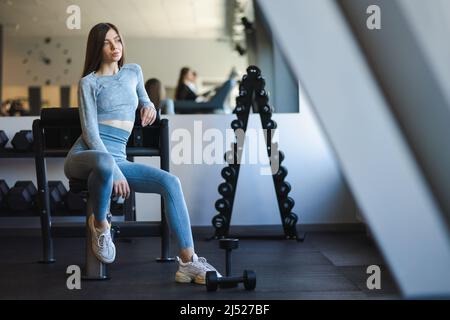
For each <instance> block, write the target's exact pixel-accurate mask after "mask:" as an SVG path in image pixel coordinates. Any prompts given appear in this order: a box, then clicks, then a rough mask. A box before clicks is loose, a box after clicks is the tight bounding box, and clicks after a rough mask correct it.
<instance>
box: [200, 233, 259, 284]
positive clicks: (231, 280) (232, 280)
mask: <svg viewBox="0 0 450 320" xmlns="http://www.w3.org/2000/svg"><path fill="white" fill-rule="evenodd" d="M219 247H220V249H223V250H225V265H226V267H225V276H222V277H218V276H217V272H215V271H208V272H207V273H206V290H207V291H216V290H217V288H218V287H220V288H221V289H225V288H234V287H237V286H238V284H239V283H243V284H244V288H245V289H246V290H249V291H251V290H254V289H255V287H256V273H255V272H254V271H251V270H244V274H243V275H242V277H237V276H231V252H232V251H233V250H235V249H237V248H239V240H238V239H220V240H219Z"/></svg>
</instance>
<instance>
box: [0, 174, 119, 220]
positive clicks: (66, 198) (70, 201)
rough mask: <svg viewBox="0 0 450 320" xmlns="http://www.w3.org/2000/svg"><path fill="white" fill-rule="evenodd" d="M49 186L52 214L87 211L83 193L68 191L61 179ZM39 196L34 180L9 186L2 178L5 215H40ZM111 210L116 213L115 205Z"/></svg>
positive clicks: (0, 189) (0, 190)
mask: <svg viewBox="0 0 450 320" xmlns="http://www.w3.org/2000/svg"><path fill="white" fill-rule="evenodd" d="M48 188H49V198H50V208H51V211H52V215H68V214H69V215H71V214H73V215H75V214H84V213H85V211H86V201H85V200H84V199H83V197H82V194H81V193H74V192H72V191H71V190H69V191H68V190H67V189H66V187H65V186H64V184H63V183H62V182H61V181H49V182H48ZM37 197H38V191H37V188H36V186H35V185H34V183H33V182H32V181H17V182H16V183H15V184H14V186H13V187H12V188H9V186H8V184H7V183H6V181H5V180H0V211H1V213H2V214H3V215H10V214H11V215H15V214H20V213H26V215H39V212H38V210H37V209H38V208H37V200H38V199H37ZM114 208H115V206H114ZM111 211H112V212H113V214H114V210H113V206H111ZM117 213H118V214H119V213H120V211H118V212H117Z"/></svg>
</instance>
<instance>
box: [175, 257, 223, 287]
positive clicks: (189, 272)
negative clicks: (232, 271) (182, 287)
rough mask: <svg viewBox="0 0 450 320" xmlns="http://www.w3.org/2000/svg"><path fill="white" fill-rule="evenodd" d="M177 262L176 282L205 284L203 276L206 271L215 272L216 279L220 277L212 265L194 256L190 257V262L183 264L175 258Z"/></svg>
mask: <svg viewBox="0 0 450 320" xmlns="http://www.w3.org/2000/svg"><path fill="white" fill-rule="evenodd" d="M177 261H178V271H177V273H176V274H175V281H176V282H180V283H190V282H192V281H193V282H195V283H198V284H205V283H206V280H205V276H206V272H208V271H216V272H217V276H218V277H221V276H222V275H221V274H220V273H219V272H218V271H217V270H216V269H215V268H214V267H213V266H212V265H210V264H209V263H208V262H207V261H206V259H205V258H203V257H200V258H199V257H198V256H197V255H196V254H194V255H193V256H192V261H191V262H186V263H184V262H183V261H181V259H180V258H179V257H177Z"/></svg>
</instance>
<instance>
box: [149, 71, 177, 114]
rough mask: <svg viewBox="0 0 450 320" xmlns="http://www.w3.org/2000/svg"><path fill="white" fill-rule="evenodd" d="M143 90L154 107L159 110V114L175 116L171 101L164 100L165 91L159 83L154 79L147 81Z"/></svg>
mask: <svg viewBox="0 0 450 320" xmlns="http://www.w3.org/2000/svg"><path fill="white" fill-rule="evenodd" d="M145 90H146V91H147V94H148V96H149V98H150V100H151V101H152V102H153V103H154V104H155V107H156V108H157V109H161V114H175V107H174V103H173V100H172V99H167V98H166V90H165V88H164V86H163V85H162V84H161V81H159V80H158V79H155V78H152V79H149V80H147V81H146V82H145Z"/></svg>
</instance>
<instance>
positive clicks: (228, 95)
mask: <svg viewBox="0 0 450 320" xmlns="http://www.w3.org/2000/svg"><path fill="white" fill-rule="evenodd" d="M256 18H257V15H256V16H255V13H254V9H253V1H251V0H194V1H185V0H167V1H159V0H137V1H134V2H133V3H132V4H130V3H129V2H126V1H120V0H113V1H107V2H99V1H88V0H78V1H72V2H71V3H70V4H68V3H67V2H64V1H59V0H30V1H23V0H8V1H1V2H0V25H1V26H2V46H1V48H2V62H3V63H2V65H3V67H2V69H3V70H2V75H3V76H2V82H1V98H2V103H1V108H0V116H21V115H22V116H26V115H30V116H36V115H39V112H40V109H41V108H46V107H62V108H70V107H77V106H78V101H77V100H78V99H77V90H78V81H79V80H80V78H81V73H82V69H83V65H84V60H85V48H86V42H87V37H88V33H89V30H90V29H91V28H92V26H94V25H95V24H96V23H99V22H111V23H113V24H115V25H116V26H117V27H118V28H119V30H120V32H121V33H122V36H123V40H124V44H125V50H124V51H125V63H137V64H139V65H140V66H141V67H142V70H143V74H144V81H145V82H146V88H147V92H148V93H149V95H150V94H152V97H151V98H152V100H154V99H155V100H157V101H162V102H161V109H162V110H163V113H167V114H173V113H175V114H201V113H214V114H229V113H232V112H233V110H234V107H235V98H236V96H237V95H238V85H239V80H240V79H241V77H242V75H243V74H245V72H246V68H247V67H248V65H249V64H256V63H261V64H264V63H266V64H267V62H264V61H266V60H267V58H266V57H265V56H266V55H268V54H272V52H263V51H262V49H264V50H265V48H266V47H268V45H267V44H270V45H272V41H271V39H270V33H269V32H267V31H264V30H263V28H264V26H263V25H262V24H261V25H260V26H258V28H256V26H257V23H256V21H255V19H256ZM258 29H261V35H258ZM258 41H262V42H261V43H260V44H258ZM269 51H273V50H272V49H270V50H269ZM272 59H275V58H272ZM274 61H275V60H274ZM264 67H265V68H264ZM262 69H263V72H264V71H267V75H268V76H269V77H270V78H271V79H270V80H269V81H268V84H269V85H270V84H271V83H273V82H274V78H275V77H273V66H272V65H270V66H269V64H267V66H263V68H262ZM186 70H187V72H185V71H186ZM181 74H182V76H181ZM180 78H182V80H181V81H180ZM177 88H178V89H177ZM271 91H272V92H271V93H272V98H274V96H275V88H273V89H272V88H271ZM153 97H155V98H153ZM297 101H298V100H297ZM274 107H275V111H277V107H276V106H274ZM297 107H298V106H297Z"/></svg>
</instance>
